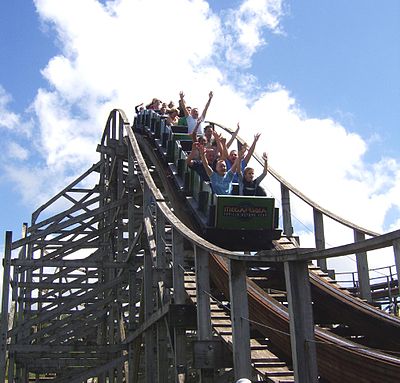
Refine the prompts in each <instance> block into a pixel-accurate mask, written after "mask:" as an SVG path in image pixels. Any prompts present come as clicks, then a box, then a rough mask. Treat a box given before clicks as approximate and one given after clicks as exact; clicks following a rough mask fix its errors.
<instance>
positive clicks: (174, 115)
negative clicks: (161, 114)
mask: <svg viewBox="0 0 400 383" xmlns="http://www.w3.org/2000/svg"><path fill="white" fill-rule="evenodd" d="M178 115H179V112H178V110H177V109H170V110H168V112H167V121H166V124H167V125H169V126H171V125H177V124H178V120H179V117H178Z"/></svg>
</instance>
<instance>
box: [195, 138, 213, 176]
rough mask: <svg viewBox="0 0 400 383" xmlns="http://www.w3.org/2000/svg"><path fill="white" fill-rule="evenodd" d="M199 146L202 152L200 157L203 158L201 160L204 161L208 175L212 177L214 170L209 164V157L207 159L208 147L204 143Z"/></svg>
mask: <svg viewBox="0 0 400 383" xmlns="http://www.w3.org/2000/svg"><path fill="white" fill-rule="evenodd" d="M197 147H198V149H199V152H200V158H201V162H202V163H203V166H204V169H205V171H206V173H207V175H208V177H211V175H212V174H213V170H212V169H211V167H210V165H209V164H208V162H207V159H206V148H205V147H204V146H203V145H198V146H197Z"/></svg>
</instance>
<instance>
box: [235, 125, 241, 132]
mask: <svg viewBox="0 0 400 383" xmlns="http://www.w3.org/2000/svg"><path fill="white" fill-rule="evenodd" d="M239 129H240V125H239V123H237V128H236V130H235V134H238V132H239Z"/></svg>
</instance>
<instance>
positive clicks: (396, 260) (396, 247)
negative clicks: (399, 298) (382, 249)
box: [393, 239, 400, 293]
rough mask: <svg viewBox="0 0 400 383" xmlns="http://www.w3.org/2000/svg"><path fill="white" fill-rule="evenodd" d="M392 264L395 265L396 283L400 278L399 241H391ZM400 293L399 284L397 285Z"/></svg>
mask: <svg viewBox="0 0 400 383" xmlns="http://www.w3.org/2000/svg"><path fill="white" fill-rule="evenodd" d="M393 252H394V263H395V265H396V274H397V281H399V278H400V239H397V240H395V241H393ZM397 285H398V286H397V287H398V289H399V293H400V283H397Z"/></svg>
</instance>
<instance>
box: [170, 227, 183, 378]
mask: <svg viewBox="0 0 400 383" xmlns="http://www.w3.org/2000/svg"><path fill="white" fill-rule="evenodd" d="M172 260H173V267H172V279H173V286H174V287H173V288H174V295H173V299H174V303H175V304H185V300H186V292H185V280H184V250H183V237H182V235H181V234H180V233H179V232H178V231H177V230H175V229H173V230H172ZM174 346H175V349H174V356H175V382H176V383H178V382H181V381H185V380H186V373H187V366H186V330H185V329H182V328H179V327H175V328H174Z"/></svg>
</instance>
